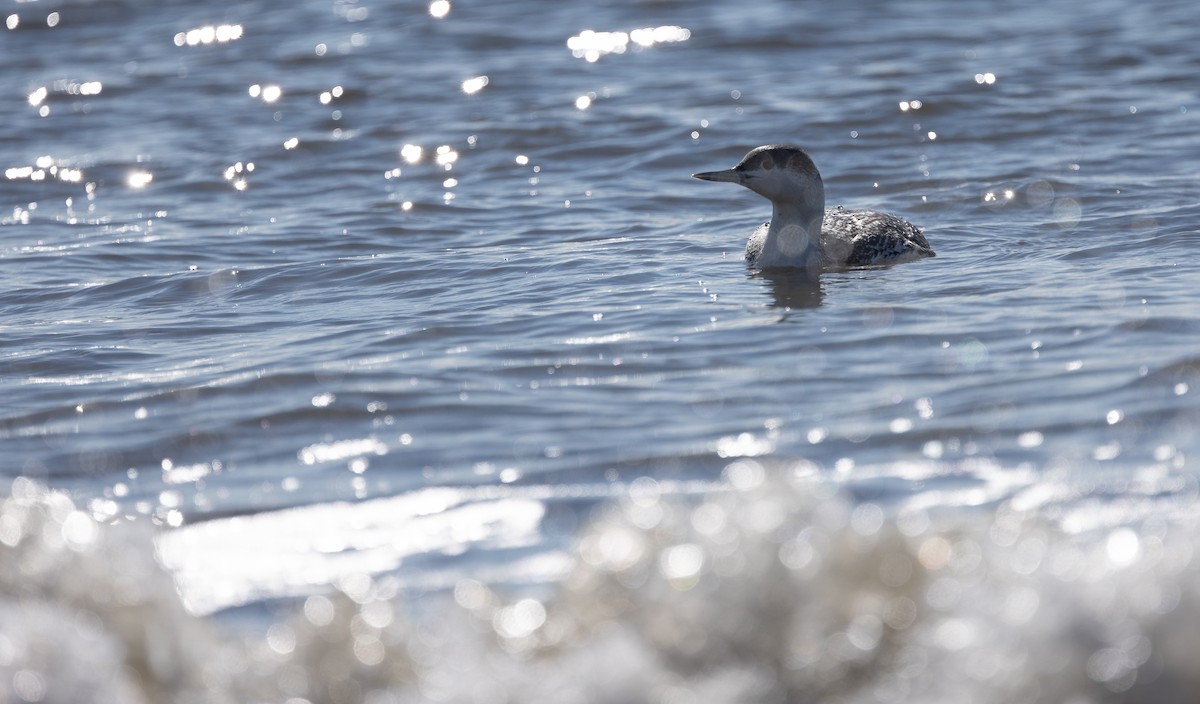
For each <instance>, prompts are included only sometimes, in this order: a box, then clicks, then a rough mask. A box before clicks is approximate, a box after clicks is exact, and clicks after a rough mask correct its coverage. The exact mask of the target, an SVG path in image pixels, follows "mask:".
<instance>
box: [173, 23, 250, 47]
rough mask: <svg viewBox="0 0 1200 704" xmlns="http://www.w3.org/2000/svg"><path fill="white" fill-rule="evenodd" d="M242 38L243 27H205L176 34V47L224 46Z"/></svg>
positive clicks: (223, 25)
mask: <svg viewBox="0 0 1200 704" xmlns="http://www.w3.org/2000/svg"><path fill="white" fill-rule="evenodd" d="M241 38H242V25H240V24H220V25H211V24H210V25H205V26H203V27H197V28H195V29H189V30H188V31H186V32H176V33H175V46H200V45H201V44H224V43H226V42H234V41H237V40H239V39H241Z"/></svg>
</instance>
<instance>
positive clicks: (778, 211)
mask: <svg viewBox="0 0 1200 704" xmlns="http://www.w3.org/2000/svg"><path fill="white" fill-rule="evenodd" d="M821 201H822V202H820V203H813V202H812V201H807V202H775V201H772V202H771V206H772V207H771V224H770V226H769V227H768V228H767V236H766V240H765V241H764V242H763V250H762V254H761V255H759V258H758V261H757V264H758V266H760V267H762V268H771V267H795V268H805V269H811V270H814V271H815V270H817V269H820V268H821V266H822V265H823V263H824V262H823V260H822V249H821V222H822V220H823V219H824V218H825V203H824V198H822V199H821Z"/></svg>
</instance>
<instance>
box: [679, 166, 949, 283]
mask: <svg viewBox="0 0 1200 704" xmlns="http://www.w3.org/2000/svg"><path fill="white" fill-rule="evenodd" d="M692 177H693V178H698V179H701V180H704V181H727V182H729V183H737V184H740V185H742V186H745V187H746V188H749V189H750V190H752V191H754V192H755V193H757V194H759V195H760V196H762V197H764V198H766V199H767V200H769V201H771V221H770V222H768V223H766V224H764V225H762V226H761V227H759V228H758V230H756V231H755V232H754V234H752V235H751V236H750V240H749V241H748V242H746V261H747V262H749V263H750V265H751V266H754V267H756V268H759V269H786V268H801V269H808V270H810V271H818V270H820V269H827V268H838V267H846V266H863V265H866V264H892V263H896V262H901V261H908V260H912V259H920V258H921V257H932V256H934V253H933V249H931V248H930V246H929V243H928V242H927V241H926V240H925V235H924V234H922V230H921V228H919V227H917V226H916V225H913V224H912V223H910V222H908V221H907V220H902V219H901V218H898V217H896V216H895V215H888V214H887V213H880V212H876V211H874V210H844V209H842V207H841V206H838V207H837V208H836V209H834V210H825V186H824V184H823V183H822V182H821V174H820V172H818V171H817V167H816V164H814V163H813V161H812V159H811V158H810V157H809V156H808V154H807V153H806V152H805V151H804V150H803V149H801V148H800V147H794V146H790V145H786V144H768V145H765V146H762V147H758V148H757V149H752V150H751V151H750V153H749V154H747V155H746V156H745V158H743V159H742V160H741V161H740V162H739V163H738V165H737V166H735V167H733V168H732V169H726V170H724V171H706V172H703V173H698V174H692Z"/></svg>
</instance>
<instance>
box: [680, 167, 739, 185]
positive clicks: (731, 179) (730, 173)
mask: <svg viewBox="0 0 1200 704" xmlns="http://www.w3.org/2000/svg"><path fill="white" fill-rule="evenodd" d="M692 178H698V179H700V180H701V181H724V182H726V183H741V182H742V175H741V173H739V172H738V171H737V170H735V169H725V170H724V171H702V172H700V173H698V174H692Z"/></svg>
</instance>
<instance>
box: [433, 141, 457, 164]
mask: <svg viewBox="0 0 1200 704" xmlns="http://www.w3.org/2000/svg"><path fill="white" fill-rule="evenodd" d="M456 161H458V152H456V151H454V150H453V149H451V148H450V145H449V144H443V145H442V146H440V147H438V148H437V163H438V164H439V165H441V166H444V167H446V170H447V171H449V170H450V168H451V165H452V164H454V162H456Z"/></svg>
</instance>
